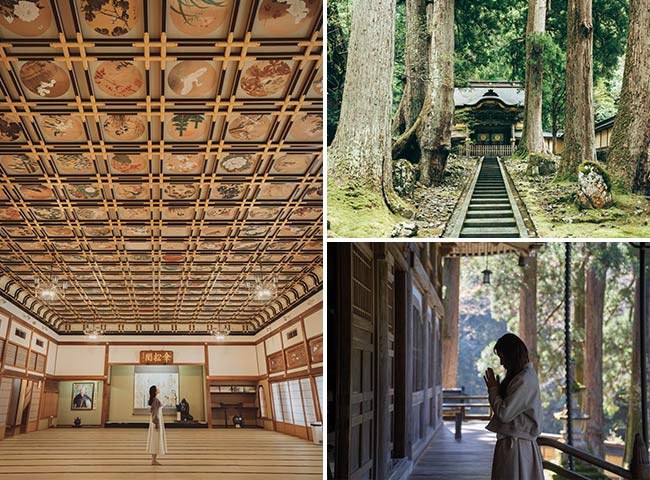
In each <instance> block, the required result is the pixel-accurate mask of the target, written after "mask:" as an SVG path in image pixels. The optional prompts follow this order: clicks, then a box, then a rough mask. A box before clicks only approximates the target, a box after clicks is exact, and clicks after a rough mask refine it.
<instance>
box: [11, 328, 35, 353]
mask: <svg viewBox="0 0 650 480" xmlns="http://www.w3.org/2000/svg"><path fill="white" fill-rule="evenodd" d="M16 329H19V330H22V331H23V332H25V334H26V336H25V338H21V337H19V336H18V335H16ZM7 338H8V339H9V340H11V341H12V342H14V343H17V344H18V345H21V346H23V347H25V348H29V342H31V338H32V331H31V330H30V329H29V328H27V327H25V326H24V325H21V324H19V323H16V322H11V324H10V325H9V335H7Z"/></svg>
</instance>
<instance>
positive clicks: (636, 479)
mask: <svg viewBox="0 0 650 480" xmlns="http://www.w3.org/2000/svg"><path fill="white" fill-rule="evenodd" d="M537 444H538V445H539V446H540V447H551V448H555V449H557V450H560V451H561V452H564V453H566V454H568V455H573V456H574V457H575V458H579V459H580V460H582V461H583V462H585V463H588V464H590V465H593V466H595V467H598V468H602V469H603V470H605V471H607V472H610V473H613V474H614V475H618V476H619V477H620V478H626V479H629V480H650V462H649V461H648V450H647V449H646V447H645V444H644V443H643V440H641V435H640V434H637V435H636V437H635V439H634V450H633V455H632V462H631V463H630V469H629V470H628V469H625V468H623V467H619V466H618V465H614V464H613V463H610V462H607V461H605V460H603V459H602V458H598V457H594V456H593V455H591V454H590V453H587V452H585V451H584V450H580V449H578V448H575V447H572V446H571V445H567V444H565V443H562V442H558V441H557V440H554V439H552V438H548V437H538V438H537ZM543 465H544V470H550V471H552V472H555V473H557V474H558V475H560V476H561V477H562V478H567V479H569V480H589V479H588V478H587V477H585V476H583V475H580V474H579V473H576V472H573V471H571V470H568V469H566V468H564V467H561V466H560V465H556V464H554V463H551V462H548V461H544V462H543Z"/></svg>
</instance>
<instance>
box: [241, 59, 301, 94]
mask: <svg viewBox="0 0 650 480" xmlns="http://www.w3.org/2000/svg"><path fill="white" fill-rule="evenodd" d="M289 80H291V67H290V66H289V64H288V63H287V62H286V61H284V60H264V61H257V62H254V63H253V64H251V65H250V66H249V67H247V68H245V69H244V72H243V73H242V77H241V81H240V88H241V90H243V92H244V93H246V94H247V95H249V96H251V97H270V96H278V95H282V94H283V93H284V90H285V89H286V87H287V86H288V84H289Z"/></svg>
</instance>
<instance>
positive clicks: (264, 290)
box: [250, 263, 278, 301]
mask: <svg viewBox="0 0 650 480" xmlns="http://www.w3.org/2000/svg"><path fill="white" fill-rule="evenodd" d="M255 270H256V268H255V267H253V272H254V273H253V278H252V280H251V284H250V291H251V295H252V296H253V297H254V298H255V299H256V300H261V301H269V300H272V299H273V298H275V295H276V294H277V291H278V279H277V277H276V276H275V274H273V273H270V274H268V275H266V276H265V275H264V273H263V272H262V266H261V265H260V264H259V263H257V272H255Z"/></svg>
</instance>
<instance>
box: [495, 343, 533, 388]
mask: <svg viewBox="0 0 650 480" xmlns="http://www.w3.org/2000/svg"><path fill="white" fill-rule="evenodd" d="M494 351H495V352H496V353H497V354H501V357H502V358H503V366H504V367H505V369H506V378H504V379H503V381H502V382H501V385H500V386H499V393H500V394H501V396H502V397H504V398H505V396H506V394H507V392H508V385H509V384H510V382H511V381H512V379H513V378H515V376H517V374H518V373H519V372H521V371H522V370H523V369H524V367H525V366H526V365H527V364H528V362H529V361H530V360H529V359H528V348H526V344H525V343H524V342H523V340H522V339H521V338H519V337H518V336H517V335H515V334H514V333H506V334H505V335H504V336H502V337H501V338H500V339H499V340H497V343H496V345H495V346H494Z"/></svg>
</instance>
